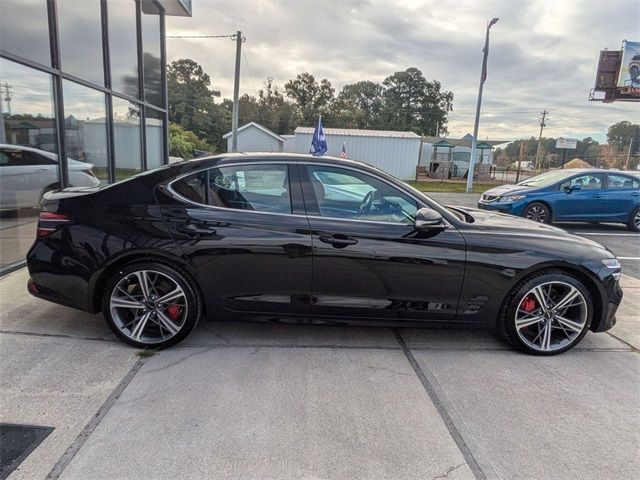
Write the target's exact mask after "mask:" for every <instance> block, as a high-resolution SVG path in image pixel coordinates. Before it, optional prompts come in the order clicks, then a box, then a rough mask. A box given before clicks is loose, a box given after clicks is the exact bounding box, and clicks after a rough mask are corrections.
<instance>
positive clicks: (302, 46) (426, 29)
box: [167, 0, 640, 140]
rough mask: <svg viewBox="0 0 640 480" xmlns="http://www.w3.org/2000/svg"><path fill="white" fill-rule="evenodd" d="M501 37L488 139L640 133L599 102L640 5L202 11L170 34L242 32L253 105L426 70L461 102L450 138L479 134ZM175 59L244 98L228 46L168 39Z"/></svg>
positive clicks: (314, 4)
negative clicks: (264, 95)
mask: <svg viewBox="0 0 640 480" xmlns="http://www.w3.org/2000/svg"><path fill="white" fill-rule="evenodd" d="M492 17H499V18H500V21H499V22H498V24H497V25H495V26H494V27H493V28H492V30H491V48H490V58H489V78H488V80H487V83H486V84H485V89H484V101H483V113H482V117H481V123H480V135H479V136H480V137H482V138H485V137H489V138H501V139H513V138H518V137H527V136H532V135H533V136H537V135H538V129H539V126H538V117H539V112H541V111H542V110H544V109H545V108H547V109H548V110H549V111H550V115H549V120H548V122H547V128H546V130H545V135H549V136H568V137H578V138H583V137H586V136H592V137H594V138H597V139H599V140H604V136H605V133H606V128H607V127H608V126H609V125H610V124H612V123H614V122H617V121H620V120H631V121H635V122H639V121H640V104H638V103H635V104H631V103H626V104H625V103H622V102H620V103H616V104H613V105H612V104H608V105H605V104H600V103H595V102H589V101H588V95H589V89H590V88H591V87H593V85H594V81H595V69H596V65H597V62H598V53H599V51H600V50H601V49H604V48H609V49H612V50H615V49H619V48H620V46H621V42H622V40H624V39H627V40H630V41H633V40H636V41H640V2H638V1H637V0H628V1H626V0H609V1H600V0H598V1H588V0H529V1H525V0H520V1H515V0H513V1H506V0H489V1H487V0H482V1H480V0H477V1H476V0H457V1H446V0H445V1H443V0H439V1H413V0H397V1H375V0H369V1H367V0H357V1H331V0H325V1H305V0H297V1H296V0H289V1H277V0H270V1H263V0H249V1H247V0H234V1H225V0H193V17H192V18H178V17H172V18H168V20H167V30H168V33H169V34H174V35H180V34H183V35H184V34H192V35H193V34H226V33H233V32H235V31H236V30H238V29H239V30H242V32H243V35H245V36H246V38H247V41H246V43H245V44H244V47H245V53H246V55H245V56H244V58H243V59H242V72H241V78H242V80H241V93H249V94H254V95H255V94H256V91H257V90H258V89H259V88H261V86H262V83H263V82H264V79H265V78H266V77H267V76H272V77H273V78H274V79H275V81H276V83H277V84H279V85H283V84H284V83H285V82H286V81H287V80H288V79H290V78H292V77H294V76H295V75H296V74H298V73H300V72H303V71H308V72H311V73H312V74H314V75H315V76H316V78H328V79H329V80H330V81H331V83H332V85H333V86H334V87H335V88H336V91H338V90H339V89H340V88H341V87H342V86H343V85H345V84H348V83H352V82H356V81H359V80H373V81H376V82H381V81H382V80H383V79H384V78H385V77H386V76H388V75H390V74H392V73H393V72H395V71H399V70H404V69H406V68H407V67H418V68H419V69H421V70H422V71H423V72H424V74H425V76H426V77H427V79H437V80H439V81H441V82H442V85H443V88H444V89H447V90H451V91H453V92H454V94H455V98H454V111H453V112H452V113H451V115H450V122H449V132H450V135H451V136H454V137H459V136H462V135H464V134H465V133H467V132H469V131H472V130H473V117H474V112H475V103H476V98H477V91H478V78H479V73H480V68H481V61H482V45H483V41H484V29H485V25H486V22H487V20H489V19H491V18H492ZM167 42H168V53H169V58H170V59H177V58H184V57H188V58H193V59H194V60H196V61H198V62H199V63H200V64H202V65H203V67H204V69H205V71H206V72H207V73H209V75H210V76H211V77H212V79H213V84H214V88H216V89H219V90H221V92H222V95H223V97H231V95H232V91H233V60H234V45H233V43H232V42H231V40H228V39H207V40H204V39H195V40H193V39H168V40H167Z"/></svg>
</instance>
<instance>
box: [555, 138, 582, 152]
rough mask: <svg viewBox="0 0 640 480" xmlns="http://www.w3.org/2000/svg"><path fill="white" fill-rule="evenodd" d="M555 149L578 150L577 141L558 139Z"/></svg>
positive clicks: (574, 139)
mask: <svg viewBox="0 0 640 480" xmlns="http://www.w3.org/2000/svg"><path fill="white" fill-rule="evenodd" d="M556 148H566V149H567V150H575V149H576V148H578V139H577V138H564V137H560V138H558V139H557V140H556Z"/></svg>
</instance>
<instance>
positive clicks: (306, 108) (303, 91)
mask: <svg viewBox="0 0 640 480" xmlns="http://www.w3.org/2000/svg"><path fill="white" fill-rule="evenodd" d="M284 90H285V92H286V95H287V97H288V98H290V99H291V101H292V102H293V106H294V107H295V108H296V110H297V112H298V114H299V116H300V120H301V121H302V122H303V123H304V124H305V125H313V124H314V122H315V121H316V119H317V118H318V115H327V114H329V113H330V112H331V105H332V103H333V101H334V96H333V94H334V92H335V89H334V88H333V87H332V86H331V82H329V80H327V79H326V78H323V79H322V80H321V81H320V82H318V81H317V80H316V78H315V77H314V76H313V75H311V74H310V73H308V72H304V73H301V74H299V75H298V76H296V78H295V79H293V80H289V81H288V82H287V83H285V85H284Z"/></svg>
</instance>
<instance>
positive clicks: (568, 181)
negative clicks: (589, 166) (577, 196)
mask: <svg viewBox="0 0 640 480" xmlns="http://www.w3.org/2000/svg"><path fill="white" fill-rule="evenodd" d="M586 176H592V177H600V188H598V189H595V188H581V189H580V191H581V192H582V191H585V190H589V191H597V190H601V191H604V190H605V185H606V183H607V179H606V178H605V174H604V173H600V172H594V173H579V174H578V175H574V176H573V177H569V178H566V179H565V180H564V181H563V182H560V183H559V184H558V191H563V190H564V189H565V188H566V187H565V184H569V185H571V182H572V181H574V180H575V179H576V178H580V177H586Z"/></svg>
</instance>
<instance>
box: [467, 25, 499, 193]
mask: <svg viewBox="0 0 640 480" xmlns="http://www.w3.org/2000/svg"><path fill="white" fill-rule="evenodd" d="M498 20H499V18H492V19H491V21H490V22H488V23H487V34H486V36H485V39H484V48H483V49H482V52H483V56H482V73H481V74H480V88H479V89H478V105H477V106H476V120H475V123H474V125H473V140H472V141H471V157H470V158H469V170H467V193H471V192H473V169H474V167H475V163H476V146H477V145H478V127H479V125H480V107H481V106H482V87H484V82H485V80H486V79H487V59H488V57H489V30H490V29H491V27H492V26H493V25H495V24H496V23H497V22H498Z"/></svg>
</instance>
